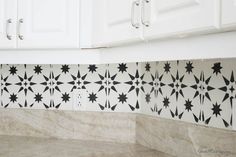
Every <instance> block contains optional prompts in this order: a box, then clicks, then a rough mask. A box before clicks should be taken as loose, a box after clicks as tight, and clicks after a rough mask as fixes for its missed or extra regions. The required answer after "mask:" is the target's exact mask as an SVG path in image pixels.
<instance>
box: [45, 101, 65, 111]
mask: <svg viewBox="0 0 236 157" xmlns="http://www.w3.org/2000/svg"><path fill="white" fill-rule="evenodd" d="M43 105H44V106H45V108H46V109H49V108H55V109H59V107H60V106H61V103H59V104H55V102H54V100H50V103H49V104H45V103H43Z"/></svg>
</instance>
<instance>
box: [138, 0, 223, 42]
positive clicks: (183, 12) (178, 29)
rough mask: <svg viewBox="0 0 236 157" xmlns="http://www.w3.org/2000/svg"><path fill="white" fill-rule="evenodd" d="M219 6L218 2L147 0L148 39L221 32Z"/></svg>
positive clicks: (146, 32) (144, 12)
mask: <svg viewBox="0 0 236 157" xmlns="http://www.w3.org/2000/svg"><path fill="white" fill-rule="evenodd" d="M218 7H219V1H218V0H143V12H142V15H143V16H142V23H143V24H144V25H145V27H144V38H146V39H153V38H162V37H169V36H175V35H186V34H191V33H192V34H194V33H196V32H201V31H211V30H214V29H217V27H218V26H219V9H218Z"/></svg>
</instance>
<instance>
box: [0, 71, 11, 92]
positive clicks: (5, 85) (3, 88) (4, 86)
mask: <svg viewBox="0 0 236 157" xmlns="http://www.w3.org/2000/svg"><path fill="white" fill-rule="evenodd" d="M8 78H9V77H8V76H7V77H5V78H3V76H2V75H1V80H2V81H1V86H0V87H1V94H3V91H6V92H7V93H9V91H8V89H7V88H8V86H10V85H12V84H11V83H9V82H8V81H7V80H8Z"/></svg>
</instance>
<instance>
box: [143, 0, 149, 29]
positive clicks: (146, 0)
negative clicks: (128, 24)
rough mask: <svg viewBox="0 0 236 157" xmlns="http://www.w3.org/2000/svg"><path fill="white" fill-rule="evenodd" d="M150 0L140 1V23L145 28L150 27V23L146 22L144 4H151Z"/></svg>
mask: <svg viewBox="0 0 236 157" xmlns="http://www.w3.org/2000/svg"><path fill="white" fill-rule="evenodd" d="M150 1H151V0H143V1H142V15H141V21H142V24H143V25H144V26H146V27H149V26H150V21H148V20H146V4H148V3H151V2H150Z"/></svg>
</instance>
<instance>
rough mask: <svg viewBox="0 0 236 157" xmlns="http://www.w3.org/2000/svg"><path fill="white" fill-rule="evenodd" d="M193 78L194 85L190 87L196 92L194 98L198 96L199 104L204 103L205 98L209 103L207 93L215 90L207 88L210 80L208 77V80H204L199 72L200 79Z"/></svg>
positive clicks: (203, 76) (202, 74)
mask: <svg viewBox="0 0 236 157" xmlns="http://www.w3.org/2000/svg"><path fill="white" fill-rule="evenodd" d="M194 78H195V82H196V84H195V85H192V86H191V87H192V88H193V89H195V90H196V92H195V95H194V98H196V97H197V96H199V98H200V103H201V104H203V103H204V101H205V97H206V98H207V99H208V100H210V101H211V98H210V95H209V91H212V90H214V89H215V88H213V87H211V86H209V82H210V80H211V77H209V78H208V79H205V75H204V72H201V74H200V78H197V77H196V76H195V75H194Z"/></svg>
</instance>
